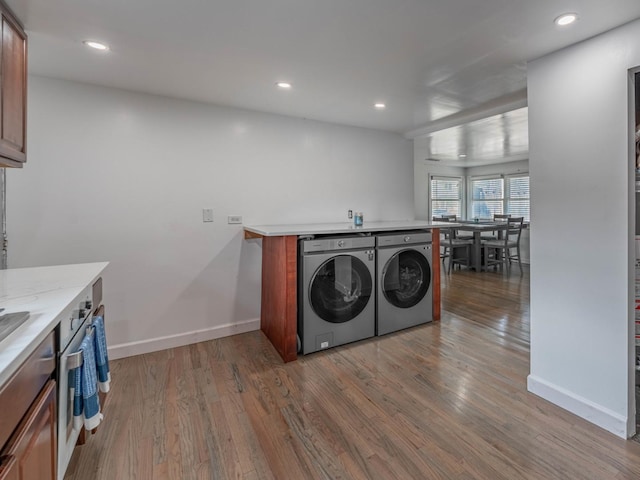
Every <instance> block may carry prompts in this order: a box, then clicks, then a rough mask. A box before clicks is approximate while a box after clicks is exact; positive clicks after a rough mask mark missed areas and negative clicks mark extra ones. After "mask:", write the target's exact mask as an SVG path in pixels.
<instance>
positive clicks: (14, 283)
mask: <svg viewBox="0 0 640 480" xmlns="http://www.w3.org/2000/svg"><path fill="white" fill-rule="evenodd" d="M107 265H108V263H107V262H101V263H82V264H77V265H60V266H54V267H33V268H13V269H8V270H0V307H2V308H4V309H5V311H4V312H3V313H13V312H21V311H29V312H30V316H29V319H28V320H27V321H26V322H24V323H23V324H22V325H20V327H18V328H17V329H16V330H14V331H13V332H11V334H9V336H7V337H6V338H5V339H4V340H2V342H0V386H1V385H2V384H4V383H5V382H6V381H7V380H8V379H9V378H10V377H11V375H13V373H14V372H15V371H16V370H17V369H18V367H20V365H22V363H23V362H24V361H25V360H26V359H27V358H28V357H29V355H30V354H31V353H32V352H33V351H34V349H35V348H36V347H37V346H38V345H39V344H40V342H42V340H44V338H45V337H46V336H47V335H48V334H49V333H50V332H51V331H52V330H53V329H54V328H55V326H56V325H57V324H58V323H59V319H58V316H59V315H60V314H61V313H62V312H63V310H65V309H66V308H67V307H68V306H69V305H70V304H71V302H73V301H74V300H75V299H76V297H78V295H80V293H82V291H83V290H84V288H86V287H87V286H88V285H91V284H92V283H93V282H94V281H95V280H96V279H97V278H98V277H99V276H100V274H101V273H102V271H103V270H104V269H105V268H106V266H107Z"/></svg>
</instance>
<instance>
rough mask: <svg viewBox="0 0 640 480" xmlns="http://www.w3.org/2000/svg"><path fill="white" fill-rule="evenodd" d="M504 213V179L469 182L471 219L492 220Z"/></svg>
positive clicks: (489, 178) (483, 179) (473, 180)
mask: <svg viewBox="0 0 640 480" xmlns="http://www.w3.org/2000/svg"><path fill="white" fill-rule="evenodd" d="M503 212H504V179H503V178H502V177H485V178H477V179H472V180H471V217H472V218H493V216H494V215H496V214H497V215H501V214H502V213H503Z"/></svg>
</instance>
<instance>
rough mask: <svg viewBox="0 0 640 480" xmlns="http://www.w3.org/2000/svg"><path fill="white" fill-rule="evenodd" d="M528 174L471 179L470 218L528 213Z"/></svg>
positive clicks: (527, 219) (523, 214)
mask: <svg viewBox="0 0 640 480" xmlns="http://www.w3.org/2000/svg"><path fill="white" fill-rule="evenodd" d="M529 201H530V198H529V175H527V174H524V175H522V174H518V175H507V176H505V177H503V176H502V175H494V176H491V177H477V178H472V179H471V218H493V216H494V215H496V214H497V215H501V214H505V213H506V214H509V215H511V216H512V217H524V221H525V222H528V221H529V220H530V214H529Z"/></svg>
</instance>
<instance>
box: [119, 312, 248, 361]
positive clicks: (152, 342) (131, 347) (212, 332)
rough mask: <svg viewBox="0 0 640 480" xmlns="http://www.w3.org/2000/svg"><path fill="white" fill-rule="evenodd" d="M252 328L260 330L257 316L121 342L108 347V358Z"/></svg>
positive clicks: (146, 351) (195, 341)
mask: <svg viewBox="0 0 640 480" xmlns="http://www.w3.org/2000/svg"><path fill="white" fill-rule="evenodd" d="M254 330H260V319H259V318H255V319H251V320H245V321H244V322H240V323H228V324H226V325H219V326H217V327H212V328H207V329H205V330H195V331H193V332H186V333H179V334H177V335H169V336H167V337H158V338H151V339H149V340H141V341H139V342H131V343H121V344H119V345H113V346H110V347H109V348H108V352H109V359H112V360H115V359H117V358H125V357H132V356H134V355H142V354H143V353H151V352H157V351H158V350H166V349H167V348H174V347H183V346H185V345H191V344H192V343H198V342H206V341H207V340H214V339H216V338H222V337H230V336H231V335H237V334H239V333H245V332H251V331H254Z"/></svg>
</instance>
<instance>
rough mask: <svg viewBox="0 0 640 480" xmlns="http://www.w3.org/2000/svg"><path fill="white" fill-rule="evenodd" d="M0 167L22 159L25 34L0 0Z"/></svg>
mask: <svg viewBox="0 0 640 480" xmlns="http://www.w3.org/2000/svg"><path fill="white" fill-rule="evenodd" d="M0 13H1V15H2V35H1V37H0V40H1V42H2V44H1V45H0V167H22V164H23V163H24V162H26V160H27V155H26V146H27V145H26V135H27V129H26V125H27V123H26V122H27V35H26V34H25V33H24V29H23V28H22V26H21V25H20V24H19V23H18V21H17V19H16V18H15V17H14V16H13V14H12V13H11V11H10V10H9V9H8V8H7V7H6V5H5V4H4V3H3V2H1V1H0Z"/></svg>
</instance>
